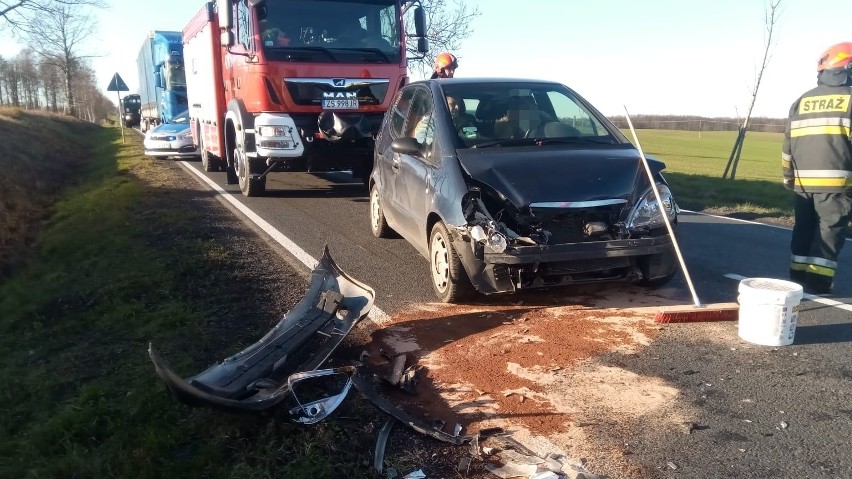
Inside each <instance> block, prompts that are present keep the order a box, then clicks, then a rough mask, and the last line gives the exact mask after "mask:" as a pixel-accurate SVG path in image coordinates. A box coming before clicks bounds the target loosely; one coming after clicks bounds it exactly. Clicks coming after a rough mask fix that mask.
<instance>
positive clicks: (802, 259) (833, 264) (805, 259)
mask: <svg viewBox="0 0 852 479" xmlns="http://www.w3.org/2000/svg"><path fill="white" fill-rule="evenodd" d="M791 261H792V262H793V264H794V265H795V264H796V263H800V264H815V265H818V266H825V267H826V268H832V269H837V261H832V260H830V259H825V258H817V257H816V256H796V255H792V259H791Z"/></svg>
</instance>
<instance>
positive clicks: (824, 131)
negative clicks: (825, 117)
mask: <svg viewBox="0 0 852 479" xmlns="http://www.w3.org/2000/svg"><path fill="white" fill-rule="evenodd" d="M811 135H842V136H846V137H848V136H849V135H850V128H849V127H848V126H809V127H805V128H796V129H795V130H794V129H792V128H791V129H790V138H801V137H803V136H811Z"/></svg>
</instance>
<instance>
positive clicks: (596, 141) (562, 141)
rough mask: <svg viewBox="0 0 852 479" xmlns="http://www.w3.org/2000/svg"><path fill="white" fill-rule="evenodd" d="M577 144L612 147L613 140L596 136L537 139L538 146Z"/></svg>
mask: <svg viewBox="0 0 852 479" xmlns="http://www.w3.org/2000/svg"><path fill="white" fill-rule="evenodd" d="M577 143H593V144H596V145H612V144H613V143H612V140H611V139H604V138H599V137H596V136H572V137H565V138H536V139H535V144H536V145H553V144H564V145H570V144H577Z"/></svg>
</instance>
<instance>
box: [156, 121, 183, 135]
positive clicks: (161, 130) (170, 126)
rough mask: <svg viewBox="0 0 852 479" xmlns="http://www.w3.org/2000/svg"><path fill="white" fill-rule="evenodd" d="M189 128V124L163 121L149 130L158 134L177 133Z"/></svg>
mask: <svg viewBox="0 0 852 479" xmlns="http://www.w3.org/2000/svg"><path fill="white" fill-rule="evenodd" d="M187 130H189V125H187V124H186V123H163V124H162V125H160V126H158V127H156V128H154V129H152V130H151V133H152V134H160V135H179V134H181V133H183V132H185V131H187Z"/></svg>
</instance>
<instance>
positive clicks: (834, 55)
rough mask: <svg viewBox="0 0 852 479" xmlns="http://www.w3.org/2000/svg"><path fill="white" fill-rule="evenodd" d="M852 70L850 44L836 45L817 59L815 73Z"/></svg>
mask: <svg viewBox="0 0 852 479" xmlns="http://www.w3.org/2000/svg"><path fill="white" fill-rule="evenodd" d="M843 68H852V42H843V43H838V44H837V45H834V46H832V47H831V48H829V49H828V50H826V51H825V53H823V54H822V55H820V57H819V63H818V64H817V71H818V72H821V71H823V70H841V69H843Z"/></svg>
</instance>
